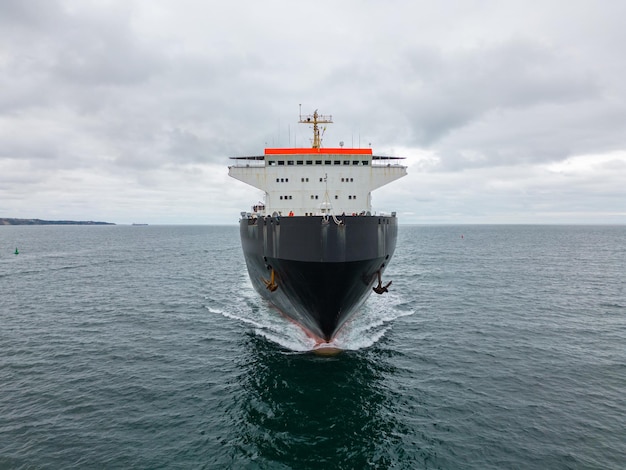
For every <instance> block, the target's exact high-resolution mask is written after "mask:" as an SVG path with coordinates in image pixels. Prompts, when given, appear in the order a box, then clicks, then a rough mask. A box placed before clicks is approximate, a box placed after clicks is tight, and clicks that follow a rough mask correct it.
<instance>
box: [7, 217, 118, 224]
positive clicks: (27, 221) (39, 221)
mask: <svg viewBox="0 0 626 470" xmlns="http://www.w3.org/2000/svg"><path fill="white" fill-rule="evenodd" d="M0 225H115V224H114V223H111V222H94V221H93V220H87V221H79V220H42V219H11V218H2V217H0Z"/></svg>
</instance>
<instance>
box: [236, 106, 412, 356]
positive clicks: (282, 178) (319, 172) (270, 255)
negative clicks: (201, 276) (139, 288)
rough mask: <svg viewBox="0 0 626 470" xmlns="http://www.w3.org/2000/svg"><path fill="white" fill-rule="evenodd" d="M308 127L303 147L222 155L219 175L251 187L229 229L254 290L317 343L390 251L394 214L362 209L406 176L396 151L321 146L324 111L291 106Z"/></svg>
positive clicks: (330, 334)
mask: <svg viewBox="0 0 626 470" xmlns="http://www.w3.org/2000/svg"><path fill="white" fill-rule="evenodd" d="M298 122H299V123H301V124H306V125H309V126H310V127H311V128H312V130H313V138H312V139H311V142H312V146H311V147H307V148H293V147H292V148H266V149H265V151H264V153H263V155H255V156H238V157H231V159H232V160H234V164H232V165H230V166H229V167H228V174H229V175H230V176H231V177H233V178H235V179H237V180H240V181H242V182H244V183H247V184H249V185H251V186H253V187H255V188H258V189H260V190H261V191H263V193H264V201H261V202H258V203H256V204H254V205H253V206H252V207H251V210H250V211H249V212H248V211H244V212H241V218H240V220H239V231H240V236H241V245H242V248H243V254H244V258H245V262H246V266H247V269H248V274H249V276H250V279H251V281H252V285H253V286H254V288H255V290H256V291H257V292H258V293H259V294H260V295H261V296H262V297H263V298H265V299H267V301H269V302H270V303H271V304H272V305H273V306H274V307H275V308H277V309H278V310H279V311H280V312H281V313H282V314H283V315H284V316H285V317H287V318H288V319H289V320H291V321H293V322H295V323H296V324H297V325H299V326H300V327H301V328H302V329H303V330H304V331H305V332H306V334H307V335H309V336H310V337H311V338H313V339H314V340H315V341H316V343H317V344H320V345H323V344H324V343H330V342H331V341H332V340H333V339H334V338H335V336H336V335H337V333H338V332H339V331H340V330H341V328H342V327H343V326H344V325H345V324H346V322H348V321H349V320H350V319H351V318H352V317H353V316H354V315H355V314H357V312H358V311H359V309H360V307H361V306H362V305H363V303H364V302H365V301H366V300H367V298H368V297H369V295H370V294H371V293H372V292H375V293H377V294H381V295H382V294H384V293H385V292H388V290H389V288H390V285H391V281H390V280H387V279H385V278H384V276H383V274H384V271H385V268H386V267H387V266H388V265H389V262H390V261H391V258H392V257H393V253H394V251H395V248H396V240H397V235H398V219H397V216H396V213H395V212H390V213H376V212H373V211H372V195H371V193H372V191H373V190H375V189H376V188H380V187H381V186H384V185H386V184H388V183H390V182H392V181H394V180H396V179H398V178H401V177H403V176H405V175H406V166H403V165H402V164H401V163H400V161H401V160H402V158H401V157H391V156H376V155H373V153H372V150H371V148H344V146H343V143H341V144H340V146H339V147H332V148H327V147H323V146H322V137H321V135H320V134H321V133H320V128H321V126H322V125H323V126H326V125H328V124H331V123H332V122H333V120H332V116H329V115H321V114H318V112H317V110H316V111H315V112H314V113H313V114H311V115H305V116H303V115H302V113H300V119H299V121H298Z"/></svg>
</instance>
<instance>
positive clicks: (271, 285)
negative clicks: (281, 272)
mask: <svg viewBox="0 0 626 470" xmlns="http://www.w3.org/2000/svg"><path fill="white" fill-rule="evenodd" d="M261 280H262V281H263V284H265V287H266V288H267V289H268V290H269V291H270V292H274V291H275V290H276V289H278V284H276V282H274V269H273V268H272V274H270V280H269V281H268V280H266V279H263V278H261Z"/></svg>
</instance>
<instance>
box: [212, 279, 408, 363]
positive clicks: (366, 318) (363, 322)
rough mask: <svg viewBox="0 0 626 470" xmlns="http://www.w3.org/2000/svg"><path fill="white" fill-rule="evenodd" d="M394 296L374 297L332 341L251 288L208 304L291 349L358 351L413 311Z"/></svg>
mask: <svg viewBox="0 0 626 470" xmlns="http://www.w3.org/2000/svg"><path fill="white" fill-rule="evenodd" d="M394 300H398V299H394V298H393V297H392V296H387V298H386V299H382V298H380V297H371V298H370V299H369V300H368V301H367V302H366V303H365V305H364V306H363V307H361V309H360V311H359V312H357V314H356V315H355V316H354V317H353V318H352V319H351V320H350V321H349V322H348V323H346V324H345V325H344V326H343V328H342V329H341V330H340V331H339V333H338V334H337V335H336V336H335V338H334V339H333V340H332V341H331V342H329V343H321V344H320V343H319V342H316V341H315V340H314V339H313V338H311V337H310V336H309V335H307V333H306V332H305V331H304V330H303V329H302V328H300V327H299V326H298V325H296V324H295V323H293V322H291V321H289V320H287V319H286V318H285V317H283V316H282V315H281V314H280V313H279V312H278V310H277V309H275V308H274V307H273V306H272V305H271V304H269V303H268V302H266V301H264V300H263V299H262V298H260V297H258V296H257V294H256V292H254V291H253V290H252V289H251V288H250V289H244V291H243V292H241V297H239V299H238V300H237V301H236V302H235V303H233V304H229V305H228V306H219V307H218V306H215V307H213V306H207V309H208V310H209V311H210V312H211V313H215V314H219V315H222V316H224V317H226V318H228V319H230V320H233V321H235V322H238V323H240V324H241V325H246V326H247V327H250V328H252V331H253V332H254V334H256V335H259V336H262V337H264V338H266V339H268V340H269V341H272V342H273V343H276V344H278V345H279V346H281V347H282V348H285V349H286V350H288V351H292V352H297V353H304V352H319V353H322V354H332V353H334V352H337V351H340V350H348V351H356V350H360V349H365V348H369V347H371V346H373V345H374V344H376V343H377V342H378V341H380V340H381V339H382V338H384V337H385V335H386V334H387V333H388V332H389V331H390V330H391V329H392V328H393V324H394V321H395V320H397V319H399V318H400V317H404V316H407V315H411V314H413V313H414V312H413V310H406V309H402V308H399V307H396V306H395V305H400V303H399V302H394Z"/></svg>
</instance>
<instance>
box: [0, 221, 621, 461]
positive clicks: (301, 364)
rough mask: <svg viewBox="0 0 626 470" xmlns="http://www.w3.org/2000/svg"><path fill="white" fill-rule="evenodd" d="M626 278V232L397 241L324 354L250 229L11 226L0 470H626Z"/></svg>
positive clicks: (4, 242)
mask: <svg viewBox="0 0 626 470" xmlns="http://www.w3.org/2000/svg"><path fill="white" fill-rule="evenodd" d="M16 247H17V248H19V250H20V254H19V255H14V254H13V252H14V250H15V248H16ZM625 275H626V227H624V226H602V227H600V226H401V227H400V234H399V240H398V248H397V251H396V254H395V256H394V258H393V260H392V262H391V264H390V266H389V268H388V270H387V271H386V273H385V276H384V278H385V279H384V280H392V281H393V284H392V286H391V289H390V293H389V294H386V295H384V296H376V295H373V296H372V297H371V298H370V300H369V301H368V303H367V305H366V306H365V307H364V308H363V310H362V311H361V312H360V314H359V316H358V317H357V318H355V320H354V321H353V322H351V323H350V324H349V325H348V327H347V328H346V329H344V330H343V331H342V333H341V335H340V337H339V338H338V339H337V345H338V346H340V347H342V348H343V349H344V352H342V353H341V354H339V355H337V356H334V357H319V356H316V355H314V354H312V353H311V352H310V350H311V347H312V344H311V343H310V341H309V340H308V339H307V337H306V336H305V335H304V334H303V333H302V332H301V331H300V330H299V329H298V328H297V327H295V326H294V325H292V324H291V323H289V322H286V321H285V320H283V319H282V318H281V317H280V316H279V315H277V314H276V312H275V311H274V310H273V309H272V308H271V307H270V306H269V305H268V304H266V303H265V302H264V301H262V300H261V299H260V298H259V297H258V296H257V295H256V294H255V292H254V291H253V289H252V287H251V285H250V283H249V281H248V277H247V273H246V270H245V265H244V261H243V257H242V254H241V250H240V246H239V240H238V229H237V227H236V226H225V227H212V226H203V227H184V226H135V227H130V226H20V227H0V295H1V300H0V468H2V469H5V468H10V469H13V468H24V469H30V468H33V469H39V468H53V469H56V468H63V469H72V468H74V469H89V468H151V469H156V468H185V469H187V468H206V469H213V468H218V469H221V468H233V469H240V468H242V469H257V468H260V469H309V468H310V469H319V468H325V469H363V468H382V469H386V468H393V469H420V468H441V469H456V468H463V469H516V468H519V469H526V468H532V469H534V468H538V469H548V468H549V469H578V468H581V469H623V468H626V289H625V287H624V285H625Z"/></svg>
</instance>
